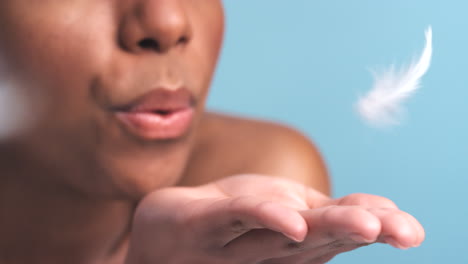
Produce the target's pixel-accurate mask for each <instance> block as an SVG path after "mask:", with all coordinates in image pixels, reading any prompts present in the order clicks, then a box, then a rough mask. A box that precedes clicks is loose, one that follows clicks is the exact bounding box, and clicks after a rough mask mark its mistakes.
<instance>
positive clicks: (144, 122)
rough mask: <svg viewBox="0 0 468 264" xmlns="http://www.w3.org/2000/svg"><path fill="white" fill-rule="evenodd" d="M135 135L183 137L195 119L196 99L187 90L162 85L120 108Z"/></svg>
mask: <svg viewBox="0 0 468 264" xmlns="http://www.w3.org/2000/svg"><path fill="white" fill-rule="evenodd" d="M115 112H116V116H117V120H119V121H120V122H121V123H122V124H123V125H124V127H126V128H127V129H128V130H129V131H130V132H131V133H132V134H134V135H136V136H138V137H141V138H144V139H150V140H156V139H175V138H178V137H181V136H183V135H184V134H185V133H186V132H187V131H188V129H189V128H190V125H191V123H192V120H193V116H194V100H193V97H192V96H191V94H190V92H189V91H188V90H187V89H178V90H175V91H172V90H168V89H164V88H158V89H154V90H152V91H150V92H149V93H147V94H145V95H143V96H141V97H139V98H138V99H136V100H135V101H133V102H132V103H130V104H128V105H125V106H123V107H118V108H117V109H116V110H115Z"/></svg>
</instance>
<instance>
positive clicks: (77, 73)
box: [0, 1, 114, 106]
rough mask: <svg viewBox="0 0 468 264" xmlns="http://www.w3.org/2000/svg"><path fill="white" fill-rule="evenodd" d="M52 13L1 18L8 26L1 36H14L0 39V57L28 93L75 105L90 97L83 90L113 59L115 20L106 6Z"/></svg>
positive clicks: (69, 8) (4, 27)
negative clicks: (35, 93) (32, 92)
mask: <svg viewBox="0 0 468 264" xmlns="http://www.w3.org/2000/svg"><path fill="white" fill-rule="evenodd" d="M71 2H73V1H71ZM103 2H106V1H103ZM48 8H49V9H48V10H45V9H43V10H41V8H39V7H38V10H36V12H34V13H32V14H24V19H21V20H19V19H15V18H14V17H13V16H14V15H11V17H10V18H9V17H6V18H3V19H7V21H1V22H7V23H6V24H4V25H7V26H1V29H0V30H1V31H0V34H1V35H2V36H6V35H8V36H11V37H8V38H3V37H1V40H0V41H1V44H0V48H1V51H0V52H1V58H2V59H3V60H4V61H5V64H6V65H7V67H8V70H9V71H11V73H12V75H13V76H14V77H15V78H16V79H17V80H19V82H21V83H22V84H23V85H22V86H24V87H25V89H28V90H30V91H34V92H39V93H43V94H45V96H46V97H49V98H50V97H52V98H51V101H53V102H60V103H61V104H62V105H63V104H68V103H70V104H71V105H69V106H72V105H73V103H78V102H79V101H80V100H79V98H80V97H81V98H82V97H85V96H86V93H87V92H88V91H87V90H86V89H83V87H86V83H87V82H88V81H89V80H90V79H91V77H92V73H93V72H95V71H96V70H97V69H98V68H100V67H101V65H102V64H104V63H105V61H106V60H107V58H108V57H109V54H108V52H109V51H110V50H111V48H110V47H109V46H110V45H113V43H112V41H111V40H112V39H113V38H112V36H111V35H112V34H113V28H112V27H111V26H112V25H113V24H114V23H113V22H112V19H113V18H112V15H111V12H110V10H109V8H108V7H106V6H104V5H101V6H99V5H95V6H94V7H93V8H87V7H83V6H80V7H79V8H75V9H73V8H71V7H69V6H65V5H64V6H63V8H58V7H57V8H53V7H48ZM50 8H52V10H50ZM55 9H58V10H55ZM66 10H68V11H66ZM70 10H72V11H70ZM13 13H14V12H13ZM47 14H54V15H47ZM106 14H107V15H106ZM97 29H99V31H98V30H97ZM106 52H107V53H106ZM55 97H58V98H55ZM72 99H73V100H72Z"/></svg>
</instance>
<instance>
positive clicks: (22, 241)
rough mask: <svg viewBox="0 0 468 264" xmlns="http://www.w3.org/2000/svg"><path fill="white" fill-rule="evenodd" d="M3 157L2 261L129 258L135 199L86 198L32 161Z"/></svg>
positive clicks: (0, 191)
mask: <svg viewBox="0 0 468 264" xmlns="http://www.w3.org/2000/svg"><path fill="white" fill-rule="evenodd" d="M10 158H11V157H10ZM0 160H1V161H2V164H1V165H0V216H1V217H0V236H1V239H0V263H3V262H4V261H6V262H7V263H60V262H62V263H109V262H110V259H113V258H114V259H120V258H123V257H124V255H125V249H126V241H127V238H128V235H129V233H130V227H131V219H132V216H133V211H134V209H135V207H136V203H135V202H134V201H123V200H99V199H95V198H91V197H86V196H84V195H83V194H80V193H77V192H74V191H73V190H71V189H69V188H66V187H64V186H60V185H58V184H54V183H52V182H45V181H44V180H43V179H44V178H45V177H35V176H39V175H44V173H46V172H44V171H40V170H37V168H33V167H30V166H29V165H30V164H28V167H27V168H25V167H24V166H20V165H21V164H25V163H19V162H16V163H15V162H14V161H12V160H8V158H5V157H0ZM3 161H6V162H3ZM70 260H73V261H72V262H70ZM119 262H120V263H121V261H120V260H118V261H116V263H119Z"/></svg>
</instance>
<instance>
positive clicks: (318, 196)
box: [0, 0, 424, 264]
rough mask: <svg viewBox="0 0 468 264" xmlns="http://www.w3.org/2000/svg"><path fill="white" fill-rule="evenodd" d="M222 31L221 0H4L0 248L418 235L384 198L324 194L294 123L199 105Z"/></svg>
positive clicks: (82, 255) (309, 251)
mask: <svg viewBox="0 0 468 264" xmlns="http://www.w3.org/2000/svg"><path fill="white" fill-rule="evenodd" d="M222 36H223V11H222V3H221V1H219V0H134V1H127V0H114V1H95V0H70V1H62V0H45V1H35V0H4V1H1V2H0V59H1V61H2V63H3V66H4V67H3V69H2V72H1V74H2V77H3V79H5V80H6V79H8V80H9V81H10V83H13V84H14V85H12V87H13V89H14V90H15V91H16V92H17V93H18V94H23V95H24V94H26V95H27V96H26V97H23V98H25V99H24V100H22V101H21V103H22V105H23V112H24V113H26V114H27V118H25V116H24V115H19V113H18V112H12V113H11V118H12V119H15V118H16V119H20V118H21V119H24V120H27V122H26V123H25V124H22V126H21V129H19V130H17V132H16V133H14V134H10V135H9V136H8V137H5V138H3V139H2V141H0V161H1V163H0V194H1V196H0V212H1V213H0V263H8V264H10V263H13V264H16V263H99V264H104V263H106V264H107V263H116V264H117V263H118V264H121V263H128V264H143V263H204V264H206V263H220V264H222V263H324V262H326V261H328V260H329V259H331V258H332V257H333V256H335V255H337V254H339V253H341V252H345V251H349V250H353V249H356V248H358V247H360V246H363V245H368V244H369V243H374V242H383V243H389V244H391V245H393V246H395V247H399V248H409V247H413V246H417V245H419V244H420V243H421V242H422V240H423V238H424V231H423V229H422V227H421V226H420V224H419V223H418V222H417V221H416V220H415V219H414V218H413V217H411V216H410V215H408V214H406V213H404V212H402V211H400V210H398V209H397V207H396V206H395V205H394V204H393V202H391V201H389V200H387V199H385V198H382V197H377V196H371V195H364V194H354V195H350V196H347V197H344V198H340V199H331V198H329V197H328V196H327V195H328V194H329V185H328V177H327V175H326V170H325V169H324V166H323V164H322V162H321V158H320V155H319V154H318V152H317V151H316V149H315V148H314V147H313V145H312V144H311V143H310V142H308V141H307V140H306V139H305V138H304V137H302V136H301V135H300V134H298V133H297V132H295V131H293V130H291V129H288V128H285V127H282V126H280V125H275V124H270V123H265V122H260V121H251V120H245V119H241V118H235V117H228V116H225V115H220V114H214V113H208V112H205V111H204V103H205V99H206V95H207V92H208V87H209V85H210V81H211V79H212V76H213V72H214V69H215V66H216V62H217V59H218V54H219V51H220V47H221V42H222ZM183 186H185V187H183ZM306 186H307V187H306Z"/></svg>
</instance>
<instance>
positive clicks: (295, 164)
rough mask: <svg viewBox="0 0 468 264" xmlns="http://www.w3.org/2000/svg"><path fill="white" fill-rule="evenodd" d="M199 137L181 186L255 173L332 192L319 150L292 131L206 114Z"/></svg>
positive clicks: (284, 127)
mask: <svg viewBox="0 0 468 264" xmlns="http://www.w3.org/2000/svg"><path fill="white" fill-rule="evenodd" d="M198 135H199V136H198V138H197V144H196V145H195V149H194V151H193V153H192V155H191V159H190V163H189V166H188V167H187V169H186V171H185V177H184V178H183V179H182V181H181V182H180V184H181V185H187V186H196V185H200V184H204V183H207V182H211V181H214V180H217V179H220V178H223V177H227V176H231V175H236V174H244V173H254V174H264V175H270V176H279V177H286V178H289V179H292V180H296V181H298V182H301V183H304V184H306V185H308V186H310V187H313V188H314V189H316V190H318V191H321V192H323V193H325V194H328V195H329V194H330V183H329V180H328V176H327V175H328V173H327V171H326V168H325V164H324V162H323V161H322V158H321V156H320V154H319V152H318V150H317V148H316V147H315V146H314V145H313V144H312V143H311V142H310V141H309V140H308V139H307V138H306V137H304V136H303V135H301V134H300V133H298V132H297V131H295V130H293V129H290V128H288V127H286V126H282V125H279V124H274V123H271V122H264V121H263V122H260V121H258V120H249V119H243V118H236V117H232V116H228V115H223V114H215V113H208V114H206V115H205V116H204V118H203V122H202V126H201V127H200V132H199V133H198ZM227 160H229V162H226V161H227Z"/></svg>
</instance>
